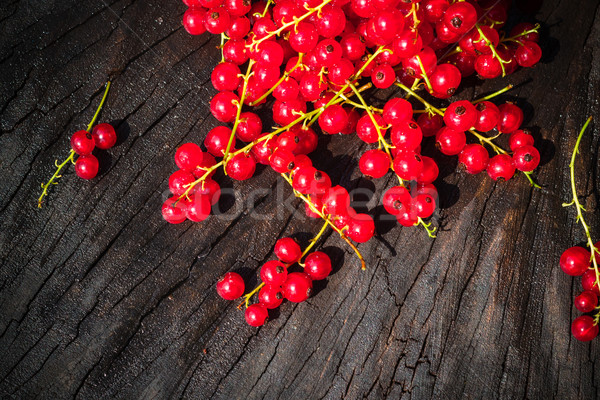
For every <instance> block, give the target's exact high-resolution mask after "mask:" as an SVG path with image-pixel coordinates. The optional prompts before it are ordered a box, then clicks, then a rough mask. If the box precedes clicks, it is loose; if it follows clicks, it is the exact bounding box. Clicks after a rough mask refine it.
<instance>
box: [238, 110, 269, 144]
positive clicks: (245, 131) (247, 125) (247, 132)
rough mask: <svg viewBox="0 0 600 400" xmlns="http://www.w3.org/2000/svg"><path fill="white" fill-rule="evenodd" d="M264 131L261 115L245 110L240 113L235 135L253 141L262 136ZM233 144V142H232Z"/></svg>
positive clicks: (243, 139)
mask: <svg viewBox="0 0 600 400" xmlns="http://www.w3.org/2000/svg"><path fill="white" fill-rule="evenodd" d="M261 131H262V121H261V120H260V118H259V116H258V115H256V114H255V113H253V112H248V111H247V112H243V113H241V114H240V118H239V122H238V126H237V130H236V131H235V135H236V137H237V138H238V139H240V140H241V141H242V142H247V143H250V142H253V141H255V140H256V139H258V137H259V136H260V133H261ZM232 146H233V144H232Z"/></svg>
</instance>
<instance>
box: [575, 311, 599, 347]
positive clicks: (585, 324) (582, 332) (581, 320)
mask: <svg viewBox="0 0 600 400" xmlns="http://www.w3.org/2000/svg"><path fill="white" fill-rule="evenodd" d="M598 329H599V328H598V325H595V324H594V319H593V318H592V317H590V316H589V315H582V316H581V317H577V318H575V320H574V321H573V323H572V324H571V333H572V334H573V336H574V337H575V339H577V340H579V341H581V342H589V341H590V340H592V339H594V338H595V337H596V336H598Z"/></svg>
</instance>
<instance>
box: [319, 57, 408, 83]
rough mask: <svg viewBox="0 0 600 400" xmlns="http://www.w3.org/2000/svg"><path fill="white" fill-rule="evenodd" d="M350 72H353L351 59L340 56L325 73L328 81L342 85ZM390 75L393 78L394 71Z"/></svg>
mask: <svg viewBox="0 0 600 400" xmlns="http://www.w3.org/2000/svg"><path fill="white" fill-rule="evenodd" d="M352 74H354V64H352V61H350V60H348V59H346V58H342V59H341V60H340V61H338V62H337V63H336V64H334V65H333V66H331V67H330V68H329V74H328V75H327V77H328V78H329V81H330V82H332V83H334V84H336V85H343V84H344V83H346V80H347V79H350V77H351V76H352ZM392 75H393V79H394V80H395V79H396V73H395V72H393V70H392ZM392 83H393V82H392ZM390 85H391V84H390Z"/></svg>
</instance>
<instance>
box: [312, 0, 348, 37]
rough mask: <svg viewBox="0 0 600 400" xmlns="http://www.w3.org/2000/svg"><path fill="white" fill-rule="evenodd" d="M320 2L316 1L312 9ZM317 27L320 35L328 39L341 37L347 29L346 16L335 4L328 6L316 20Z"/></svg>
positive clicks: (322, 9)
mask: <svg viewBox="0 0 600 400" xmlns="http://www.w3.org/2000/svg"><path fill="white" fill-rule="evenodd" d="M319 4H320V1H315V2H314V5H313V6H312V7H317V6H318V5H319ZM315 26H316V28H317V31H318V33H319V35H321V36H323V37H326V38H334V37H336V36H339V35H341V34H342V32H343V31H344V28H345V27H346V14H345V13H344V11H343V10H342V9H341V8H340V7H339V6H337V5H335V4H327V5H325V6H324V7H323V8H321V13H320V15H319V17H318V18H317V19H316V23H315Z"/></svg>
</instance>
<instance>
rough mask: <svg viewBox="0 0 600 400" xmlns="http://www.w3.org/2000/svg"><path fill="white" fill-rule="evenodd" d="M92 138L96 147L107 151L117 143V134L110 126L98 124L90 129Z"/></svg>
mask: <svg viewBox="0 0 600 400" xmlns="http://www.w3.org/2000/svg"><path fill="white" fill-rule="evenodd" d="M92 137H93V138H94V143H95V144H96V147H98V148H99V149H102V150H108V149H110V148H111V147H113V146H114V145H115V144H116V143H117V132H115V128H113V126H112V125H111V124H107V123H104V124H98V125H96V126H95V127H94V129H92Z"/></svg>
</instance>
